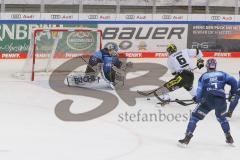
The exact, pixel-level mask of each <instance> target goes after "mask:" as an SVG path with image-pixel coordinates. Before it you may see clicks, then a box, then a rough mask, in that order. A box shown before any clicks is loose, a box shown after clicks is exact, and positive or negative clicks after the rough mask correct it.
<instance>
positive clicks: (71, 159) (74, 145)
mask: <svg viewBox="0 0 240 160" xmlns="http://www.w3.org/2000/svg"><path fill="white" fill-rule="evenodd" d="M131 60H132V61H134V62H140V61H145V62H146V61H147V62H154V63H161V64H166V59H141V60H140V59H131ZM21 66H22V62H20V61H19V60H11V61H5V60H4V61H3V60H2V61H0V73H1V74H0V159H1V160H160V159H163V160H164V159H168V160H193V159H194V160H203V159H207V160H208V159H209V160H210V159H211V160H212V159H217V160H236V159H238V158H239V156H240V136H239V135H240V110H239V106H238V107H237V108H236V110H235V113H234V116H233V118H232V119H231V120H230V125H231V131H232V135H233V137H234V140H235V146H236V147H229V146H227V145H226V144H225V138H224V135H223V133H222V130H221V128H220V125H219V124H218V122H217V120H216V118H215V116H214V112H211V113H210V114H209V115H208V116H207V117H206V118H205V119H204V121H201V122H200V123H199V125H198V127H197V129H196V131H195V134H194V137H193V139H192V141H191V142H190V145H189V146H188V148H185V149H183V148H179V147H178V146H177V141H178V139H180V138H183V136H184V132H185V129H186V126H187V123H188V121H180V122H176V121H173V122H169V121H158V122H129V121H128V122H120V118H119V115H120V114H123V113H125V112H128V113H136V114H137V113H138V111H139V110H140V112H141V113H149V114H150V113H157V112H158V111H159V109H161V112H162V113H165V114H169V115H170V114H179V113H180V114H185V115H187V116H189V112H190V110H193V109H194V107H195V106H194V105H193V106H188V107H183V106H179V105H177V104H169V105H167V106H165V107H160V106H157V105H156V102H157V100H156V99H154V98H151V100H150V101H147V100H146V99H145V98H138V99H137V104H136V106H135V107H129V106H127V104H125V102H123V101H122V100H120V103H119V105H118V107H117V108H116V109H115V110H114V111H112V112H110V113H109V114H107V115H105V116H103V117H101V118H98V119H95V120H92V121H88V122H64V121H61V120H59V119H58V118H57V117H56V116H55V114H54V108H55V105H56V104H57V103H58V102H59V101H61V100H62V99H65V98H69V99H72V100H74V103H73V106H72V108H71V111H72V112H76V113H79V112H84V111H87V110H91V109H93V108H94V107H95V105H97V104H100V103H101V101H100V100H98V99H93V98H88V97H80V96H71V95H63V94H60V93H57V92H55V91H53V90H51V89H50V88H49V87H48V86H47V85H46V84H43V83H42V82H41V81H36V82H34V83H31V82H26V81H22V80H17V79H15V78H12V77H11V74H12V73H14V72H16V71H18V70H19V68H21ZM218 69H219V70H223V71H226V72H228V73H230V74H231V75H233V76H235V77H236V78H237V72H238V70H239V69H240V59H218ZM202 72H204V69H203V70H202V71H196V72H195V73H196V74H195V75H196V80H195V81H196V82H197V79H198V77H199V76H200V74H201V73H202ZM138 75H141V72H137V73H131V75H128V76H129V77H136V76H138ZM171 77H172V76H171V75H170V73H167V74H166V75H165V76H164V77H162V79H163V80H169V79H170V78H171ZM195 85H196V83H195ZM171 96H172V97H176V98H189V97H190V95H189V94H188V93H187V92H186V91H184V90H178V91H177V92H175V93H174V94H171ZM86 105H87V107H89V108H86V107H83V106H86ZM188 118H189V117H188Z"/></svg>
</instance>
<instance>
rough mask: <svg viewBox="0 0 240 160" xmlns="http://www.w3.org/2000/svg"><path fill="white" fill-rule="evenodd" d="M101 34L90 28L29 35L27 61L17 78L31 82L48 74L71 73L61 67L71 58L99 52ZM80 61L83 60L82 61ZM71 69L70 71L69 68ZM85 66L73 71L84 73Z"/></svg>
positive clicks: (35, 32) (40, 31)
mask: <svg viewBox="0 0 240 160" xmlns="http://www.w3.org/2000/svg"><path fill="white" fill-rule="evenodd" d="M101 35H102V33H101V31H100V30H97V29H93V28H39V29H35V30H33V32H32V36H31V39H30V46H29V51H28V55H27V59H26V61H25V64H24V66H23V68H22V69H21V71H20V72H19V73H18V74H17V77H21V78H22V79H28V78H29V79H31V80H34V79H35V77H37V76H43V75H49V74H50V73H51V72H53V71H54V72H59V73H61V72H71V71H69V69H68V67H60V66H61V65H62V64H64V63H65V62H67V61H69V60H71V59H72V58H76V57H78V58H79V59H80V57H85V60H86V61H88V60H87V58H86V57H89V56H90V55H92V54H93V53H94V52H95V51H97V50H99V49H101V48H102V41H101ZM81 60H83V59H81ZM70 68H71V67H70ZM85 68H86V66H85V67H84V66H82V67H79V68H77V69H75V71H81V72H84V71H85Z"/></svg>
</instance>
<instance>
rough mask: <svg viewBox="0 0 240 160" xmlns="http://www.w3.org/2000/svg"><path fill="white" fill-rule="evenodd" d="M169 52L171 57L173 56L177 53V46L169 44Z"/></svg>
mask: <svg viewBox="0 0 240 160" xmlns="http://www.w3.org/2000/svg"><path fill="white" fill-rule="evenodd" d="M167 52H168V53H169V54H170V55H171V54H173V53H175V52H177V47H176V45H175V44H172V43H170V44H168V46H167Z"/></svg>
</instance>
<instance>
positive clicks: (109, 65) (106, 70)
mask: <svg viewBox="0 0 240 160" xmlns="http://www.w3.org/2000/svg"><path fill="white" fill-rule="evenodd" d="M117 52H118V46H117V45H115V44H109V45H108V46H107V48H103V49H101V50H99V51H97V52H95V54H94V55H93V56H91V57H90V59H89V63H88V66H87V68H86V71H85V73H86V74H91V73H95V74H98V73H96V72H97V71H96V70H94V68H95V66H97V65H98V64H103V65H102V73H103V78H104V79H105V80H107V81H109V82H110V83H111V84H113V85H115V84H116V83H115V80H116V72H117V71H116V70H117V69H121V67H122V65H123V63H122V62H121V61H120V60H119V58H118V53H117ZM128 64H130V63H128ZM114 68H115V69H114Z"/></svg>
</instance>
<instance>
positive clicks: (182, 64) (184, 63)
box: [176, 55, 189, 68]
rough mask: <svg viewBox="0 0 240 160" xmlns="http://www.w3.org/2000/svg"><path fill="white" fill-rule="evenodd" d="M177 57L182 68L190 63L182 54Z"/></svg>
mask: <svg viewBox="0 0 240 160" xmlns="http://www.w3.org/2000/svg"><path fill="white" fill-rule="evenodd" d="M176 59H177V61H178V63H179V64H180V65H181V68H184V67H186V66H188V65H189V64H188V63H187V61H186V59H185V58H184V57H183V56H182V55H179V56H177V57H176Z"/></svg>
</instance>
